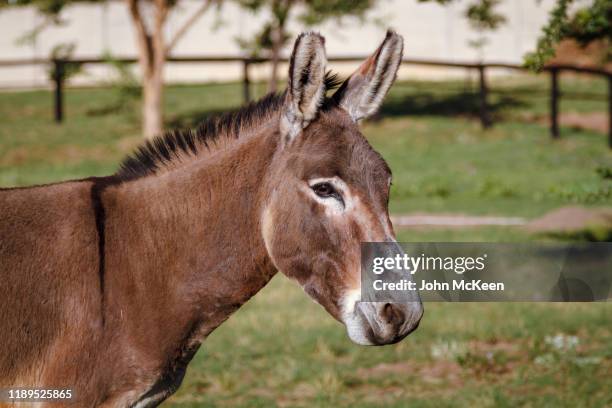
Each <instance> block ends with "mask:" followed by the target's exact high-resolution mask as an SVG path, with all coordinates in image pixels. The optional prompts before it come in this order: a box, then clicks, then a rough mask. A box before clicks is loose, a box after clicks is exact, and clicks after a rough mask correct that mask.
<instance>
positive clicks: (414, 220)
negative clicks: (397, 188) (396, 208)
mask: <svg viewBox="0 0 612 408" xmlns="http://www.w3.org/2000/svg"><path fill="white" fill-rule="evenodd" d="M391 222H392V223H393V225H394V226H395V227H399V228H419V227H424V226H427V227H442V228H448V227H451V228H452V227H457V228H464V227H480V226H489V225H500V226H512V225H523V224H525V222H526V220H525V219H523V218H519V217H501V216H479V215H465V214H427V213H413V214H405V215H393V216H391Z"/></svg>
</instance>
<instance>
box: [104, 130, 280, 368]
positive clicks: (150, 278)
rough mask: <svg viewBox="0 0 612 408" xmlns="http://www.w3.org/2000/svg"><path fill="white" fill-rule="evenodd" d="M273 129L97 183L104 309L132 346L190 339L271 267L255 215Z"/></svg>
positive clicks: (254, 287)
mask: <svg viewBox="0 0 612 408" xmlns="http://www.w3.org/2000/svg"><path fill="white" fill-rule="evenodd" d="M273 129H275V127H274V125H273V124H270V123H268V124H264V125H262V126H261V127H260V128H259V129H255V130H253V129H252V130H250V131H249V135H248V136H241V138H240V139H238V140H233V141H229V140H228V141H226V142H222V141H221V142H219V143H220V145H219V146H217V147H216V148H215V151H214V152H211V153H209V154H206V157H202V158H201V159H195V160H191V161H189V162H186V163H185V164H184V165H182V166H177V167H175V168H174V169H172V170H170V171H167V172H164V173H162V174H159V175H152V176H147V177H143V178H140V179H136V180H132V181H130V182H126V183H122V184H119V185H117V186H115V187H112V188H110V189H107V191H105V193H104V196H103V202H104V206H105V213H106V223H105V237H106V239H105V246H106V251H105V253H106V254H107V255H106V256H107V259H106V262H105V269H106V271H105V284H104V288H105V289H104V290H105V293H103V296H104V297H105V310H104V313H106V321H107V322H109V323H110V324H112V322H114V323H116V324H117V325H121V326H122V327H125V328H126V331H128V332H129V333H126V334H128V336H127V337H128V338H130V339H136V342H137V343H140V344H138V346H137V347H138V348H141V349H147V353H150V352H151V351H150V350H151V349H156V351H157V352H159V354H160V356H159V357H160V358H161V359H163V358H164V357H163V356H168V355H175V354H176V350H177V347H179V348H181V349H184V348H185V347H192V346H194V345H195V346H196V347H197V345H199V342H200V341H201V340H202V339H203V338H204V337H205V336H206V335H208V334H209V333H210V332H211V331H212V330H214V329H215V328H216V327H217V326H218V325H219V324H221V323H222V322H223V321H224V320H225V319H227V317H229V315H230V314H231V313H232V312H233V311H235V310H236V309H237V308H238V307H240V306H241V305H242V304H243V303H244V302H246V301H247V300H248V299H249V298H250V297H251V296H252V295H254V294H255V293H256V292H257V291H259V290H260V289H261V288H262V287H263V286H264V285H265V284H266V283H267V282H268V281H269V280H270V279H271V277H272V276H273V275H274V273H275V269H274V267H273V266H272V263H271V261H270V259H269V257H268V254H267V251H266V249H265V246H264V243H263V239H262V237H261V232H260V221H259V219H260V216H259V215H260V213H261V203H262V200H263V197H264V194H263V192H261V191H260V186H261V184H262V183H261V181H262V180H263V179H264V178H265V175H266V172H267V171H268V168H269V165H270V162H271V160H272V156H273V155H274V153H275V151H276V147H277V140H278V135H277V134H276V132H275V131H274V130H273ZM222 143H226V144H225V145H222Z"/></svg>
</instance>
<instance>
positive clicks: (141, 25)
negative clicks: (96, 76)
mask: <svg viewBox="0 0 612 408" xmlns="http://www.w3.org/2000/svg"><path fill="white" fill-rule="evenodd" d="M103 1H105V0H0V9H1V8H2V7H8V6H35V7H37V8H38V10H39V11H40V12H41V13H42V14H43V15H44V16H45V17H46V18H45V22H44V23H43V24H42V25H41V26H39V27H37V28H36V29H35V33H34V34H37V33H38V32H40V31H41V30H42V29H43V28H44V27H46V26H48V25H50V24H59V23H61V21H62V20H61V18H60V16H61V12H62V11H63V10H64V9H65V8H66V7H67V6H70V5H71V4H75V3H95V2H98V3H101V2H103ZM124 1H125V2H126V5H127V8H128V11H129V15H130V19H131V21H132V24H133V25H134V29H135V30H134V31H135V33H136V45H137V48H138V63H139V65H140V69H141V72H142V97H143V100H142V132H143V135H144V136H145V137H147V138H152V137H155V136H156V135H158V134H160V133H161V132H162V130H163V105H162V102H163V71H164V66H165V63H166V59H167V58H168V56H169V55H170V53H171V52H172V50H173V49H174V48H175V47H176V45H177V44H178V43H179V41H180V40H181V38H183V36H184V35H185V34H186V33H187V32H188V31H189V29H190V28H191V27H192V26H193V25H194V24H195V23H196V22H197V20H198V19H199V18H200V17H201V16H202V15H204V14H205V13H206V11H207V10H208V9H209V8H210V7H211V6H212V5H213V4H215V5H217V6H218V5H219V4H220V3H221V1H222V0H201V4H200V7H199V8H198V9H197V10H196V12H195V13H194V14H192V15H191V16H190V17H189V18H188V19H187V20H186V21H185V22H184V24H183V25H182V26H181V27H180V28H179V29H178V30H177V31H176V33H175V34H174V36H173V37H172V38H170V39H169V40H167V39H166V38H165V36H164V31H165V30H164V27H165V24H166V23H167V20H168V14H169V13H170V11H171V10H172V8H173V7H175V6H176V4H177V3H178V0H124Z"/></svg>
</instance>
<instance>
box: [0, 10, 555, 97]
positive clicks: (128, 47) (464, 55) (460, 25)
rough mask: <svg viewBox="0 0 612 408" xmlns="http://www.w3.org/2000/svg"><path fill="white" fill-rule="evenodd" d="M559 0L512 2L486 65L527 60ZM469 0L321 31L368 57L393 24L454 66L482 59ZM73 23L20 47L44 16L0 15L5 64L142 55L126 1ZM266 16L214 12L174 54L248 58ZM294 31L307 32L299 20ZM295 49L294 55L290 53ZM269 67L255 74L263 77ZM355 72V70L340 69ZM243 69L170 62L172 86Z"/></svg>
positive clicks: (1, 72) (2, 73)
mask: <svg viewBox="0 0 612 408" xmlns="http://www.w3.org/2000/svg"><path fill="white" fill-rule="evenodd" d="M553 1H554V0H544V1H542V2H536V1H533V0H506V1H504V2H503V4H502V5H501V6H500V9H501V11H502V12H503V14H504V15H505V16H506V17H507V19H508V22H507V24H506V25H504V26H503V27H502V28H501V29H499V30H498V31H497V32H495V33H494V34H491V35H490V36H489V43H488V45H487V46H486V47H485V48H484V60H485V61H493V60H494V61H502V62H509V63H520V62H521V58H522V56H523V54H524V53H525V52H527V51H529V50H531V49H532V47H533V46H534V44H535V41H536V38H537V36H538V34H539V31H540V27H541V26H542V25H543V24H544V22H545V21H546V19H547V14H548V11H549V10H550V7H551V6H552V4H553ZM467 4H468V1H466V0H462V1H459V2H456V3H453V4H451V5H450V6H446V7H443V6H440V5H438V4H436V3H435V2H431V3H418V2H417V0H383V1H380V2H379V5H378V7H377V8H376V9H375V10H373V11H371V13H370V14H369V20H370V21H376V23H375V22H370V23H363V22H360V21H357V20H356V19H351V18H346V19H344V20H343V21H342V22H340V23H338V22H329V23H326V24H323V25H322V26H319V27H315V29H316V30H318V31H320V32H321V33H323V34H324V35H325V36H326V39H327V50H328V55H330V56H340V55H354V54H365V53H367V52H371V51H372V50H373V49H374V48H375V47H376V46H377V45H378V43H379V42H380V40H381V39H382V38H383V35H384V31H385V28H386V27H393V28H394V29H396V30H397V31H398V32H399V33H401V34H402V35H403V36H404V38H405V47H406V49H405V55H406V57H409V58H427V59H440V60H450V61H474V60H477V59H478V58H479V56H478V54H477V52H476V51H475V50H474V49H473V48H471V47H470V46H469V45H468V43H469V41H470V40H473V39H475V38H477V34H476V33H475V32H474V30H472V29H471V28H470V27H469V25H468V24H467V22H466V19H465V17H464V16H463V12H464V10H465V8H466V5H467ZM198 6H199V2H198V1H196V0H183V1H182V2H180V4H179V6H178V7H177V8H176V9H175V10H173V11H172V13H171V16H170V19H169V23H168V24H167V33H166V35H167V37H171V36H172V35H173V33H174V32H176V30H177V29H178V28H179V27H180V26H181V25H182V23H183V22H184V21H185V20H186V19H187V18H189V16H190V15H191V14H192V13H193V11H194V10H195V9H197V7H198ZM63 16H64V20H65V21H66V23H65V24H64V25H62V26H60V27H52V28H48V29H46V30H45V31H43V33H42V34H41V35H40V36H39V38H38V39H37V40H36V42H35V43H33V44H27V45H23V44H21V45H20V44H18V43H17V40H18V39H19V38H20V37H22V36H23V34H24V33H26V32H27V31H28V30H31V29H32V28H33V27H35V26H37V25H38V24H40V23H41V21H42V17H40V16H39V15H37V13H36V12H35V11H34V10H33V9H29V8H19V9H9V10H6V11H2V12H1V13H0V59H15V58H35V57H38V58H47V57H48V56H49V55H50V52H51V50H52V49H53V47H54V46H55V45H57V44H60V43H74V44H75V45H76V49H75V53H74V55H75V56H76V57H99V56H101V55H102V54H104V53H105V52H110V53H111V54H112V55H114V56H117V57H134V56H136V49H135V41H134V34H133V31H132V26H131V24H130V21H129V16H128V14H127V10H126V7H125V4H124V3H123V2H121V1H113V2H109V3H106V4H102V5H78V6H73V7H70V8H69V9H67V10H66V11H65V13H64V14H63ZM265 18H266V16H265V15H254V14H252V13H251V12H249V11H246V10H243V9H240V8H239V7H237V6H236V5H235V4H233V3H228V4H226V5H224V6H223V8H222V9H221V10H220V11H214V10H213V11H209V12H208V14H207V15H205V16H203V17H202V18H201V19H200V20H199V21H198V22H197V24H196V25H195V26H193V27H192V29H191V31H189V32H188V34H187V35H186V36H185V37H184V38H183V39H182V40H181V42H180V43H179V44H178V46H177V47H176V49H175V50H174V53H173V54H174V55H176V56H187V55H213V54H217V55H218V54H224V55H228V54H229V55H241V50H240V48H239V46H238V45H237V43H236V38H238V37H242V38H248V37H249V36H250V35H252V34H253V33H254V32H256V31H257V29H258V28H259V27H260V26H261V23H262V21H264V20H265ZM290 29H291V32H292V33H297V32H299V31H300V30H302V29H303V27H301V26H299V25H298V24H296V23H293V24H292V26H291V27H290ZM289 51H290V50H287V51H286V52H287V53H288V52H289ZM266 68H267V67H265V66H261V67H259V68H258V69H255V70H254V73H255V76H257V77H260V78H263V77H264V76H265V74H266V71H267V69H266ZM334 68H336V69H337V70H339V71H341V72H342V73H348V72H349V71H350V70H351V69H352V68H354V66H353V65H350V66H334ZM241 72H242V71H241V67H240V66H239V65H237V64H214V65H202V64H186V65H185V64H169V65H168V68H167V70H166V79H167V80H168V81H169V82H193V81H196V82H200V81H221V80H236V79H239V78H240V75H241ZM452 75H464V73H461V72H458V71H456V70H455V71H454V70H448V69H432V68H414V67H403V68H402V71H401V76H402V77H415V78H423V77H427V78H442V77H448V76H452ZM109 76H112V73H111V72H109V70H108V69H106V68H104V67H93V66H92V67H86V70H85V73H84V74H83V75H80V76H79V77H78V78H75V79H74V81H73V83H74V84H95V83H99V82H100V81H104V80H108V79H109ZM45 84H47V74H46V72H45V68H44V67H11V68H0V87H31V86H44V85H45Z"/></svg>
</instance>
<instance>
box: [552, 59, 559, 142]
mask: <svg viewBox="0 0 612 408" xmlns="http://www.w3.org/2000/svg"><path fill="white" fill-rule="evenodd" d="M550 136H551V137H552V138H553V139H558V138H559V69H558V68H555V67H552V68H551V69H550Z"/></svg>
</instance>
